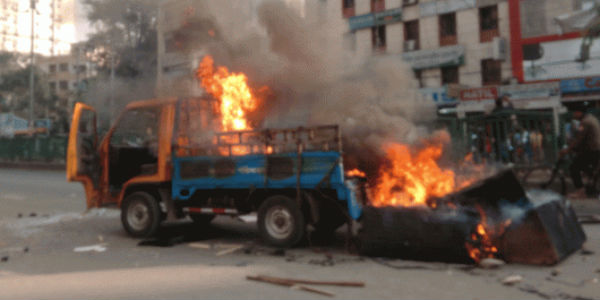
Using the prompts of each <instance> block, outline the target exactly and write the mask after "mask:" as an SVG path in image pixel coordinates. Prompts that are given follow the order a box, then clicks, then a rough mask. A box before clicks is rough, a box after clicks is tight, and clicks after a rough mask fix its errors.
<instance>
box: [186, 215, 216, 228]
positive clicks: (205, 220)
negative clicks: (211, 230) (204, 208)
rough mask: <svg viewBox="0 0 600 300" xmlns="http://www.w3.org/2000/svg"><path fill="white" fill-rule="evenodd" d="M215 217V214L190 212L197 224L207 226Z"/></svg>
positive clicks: (191, 217)
mask: <svg viewBox="0 0 600 300" xmlns="http://www.w3.org/2000/svg"><path fill="white" fill-rule="evenodd" d="M215 217H216V216H215V215H203V214H190V219H192V221H194V225H197V226H207V225H208V224H210V222H211V221H212V220H213V219H214V218H215Z"/></svg>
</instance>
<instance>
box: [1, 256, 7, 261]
mask: <svg viewBox="0 0 600 300" xmlns="http://www.w3.org/2000/svg"><path fill="white" fill-rule="evenodd" d="M0 261H2V262H7V261H8V255H6V256H2V258H0Z"/></svg>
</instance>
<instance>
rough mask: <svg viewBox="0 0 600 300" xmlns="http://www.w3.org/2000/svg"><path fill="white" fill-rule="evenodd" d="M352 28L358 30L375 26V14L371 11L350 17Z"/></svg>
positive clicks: (349, 21)
mask: <svg viewBox="0 0 600 300" xmlns="http://www.w3.org/2000/svg"><path fill="white" fill-rule="evenodd" d="M348 25H350V30H352V31H354V30H358V29H363V28H369V27H373V26H375V16H374V15H373V14H371V13H369V14H364V15H360V16H354V17H350V18H349V19H348Z"/></svg>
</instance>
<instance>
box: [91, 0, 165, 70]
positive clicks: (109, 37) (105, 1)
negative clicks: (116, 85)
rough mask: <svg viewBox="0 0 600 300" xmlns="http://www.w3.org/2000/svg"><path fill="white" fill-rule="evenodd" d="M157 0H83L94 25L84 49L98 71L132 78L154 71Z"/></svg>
mask: <svg viewBox="0 0 600 300" xmlns="http://www.w3.org/2000/svg"><path fill="white" fill-rule="evenodd" d="M159 2H160V1H159V0H84V4H85V5H87V6H88V15H87V18H88V21H89V22H90V23H91V24H92V25H93V26H94V27H95V29H96V32H95V33H93V34H92V35H91V36H90V37H89V39H88V41H87V43H86V49H85V50H86V52H87V54H88V56H89V57H91V58H92V59H93V60H95V62H96V63H97V65H98V67H99V71H100V72H103V73H105V74H109V73H110V70H111V67H112V66H114V68H115V70H116V75H117V76H120V77H126V78H132V77H139V76H154V75H155V74H156V70H155V69H156V56H157V53H156V50H157V47H156V24H157V15H158V3H159Z"/></svg>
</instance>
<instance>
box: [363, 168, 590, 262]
mask: <svg viewBox="0 0 600 300" xmlns="http://www.w3.org/2000/svg"><path fill="white" fill-rule="evenodd" d="M585 239H586V237H585V234H584V232H583V230H582V228H581V225H580V224H579V223H578V222H577V218H576V216H575V213H574V212H573V209H572V208H571V206H570V203H569V202H568V201H567V200H565V199H564V198H562V196H560V195H558V194H554V193H552V192H548V191H530V192H525V191H524V190H523V188H522V186H521V185H520V183H519V182H518V180H517V179H516V177H515V175H514V174H513V172H512V171H503V172H500V173H498V174H497V175H495V176H492V177H489V178H486V179H484V180H480V181H478V182H476V183H474V184H472V185H470V186H468V187H465V188H464V189H462V190H459V191H457V192H454V193H450V194H447V195H445V196H443V197H439V198H436V197H432V198H428V200H427V201H426V203H425V204H422V205H413V206H402V205H400V206H379V207H374V206H369V207H366V208H365V210H364V214H363V223H362V230H361V232H360V236H359V240H360V243H361V244H360V249H361V252H362V254H366V255H376V256H390V257H402V258H410V259H424V260H435V261H451V262H469V261H471V262H475V263H479V262H480V261H481V260H482V259H484V258H499V259H502V260H504V261H506V262H509V263H510V262H514V263H525V264H541V265H551V264H555V263H557V262H559V261H560V260H561V259H563V258H565V257H566V256H567V255H569V254H571V253H573V252H574V251H575V250H577V249H579V248H581V246H582V244H583V242H584V241H585Z"/></svg>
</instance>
